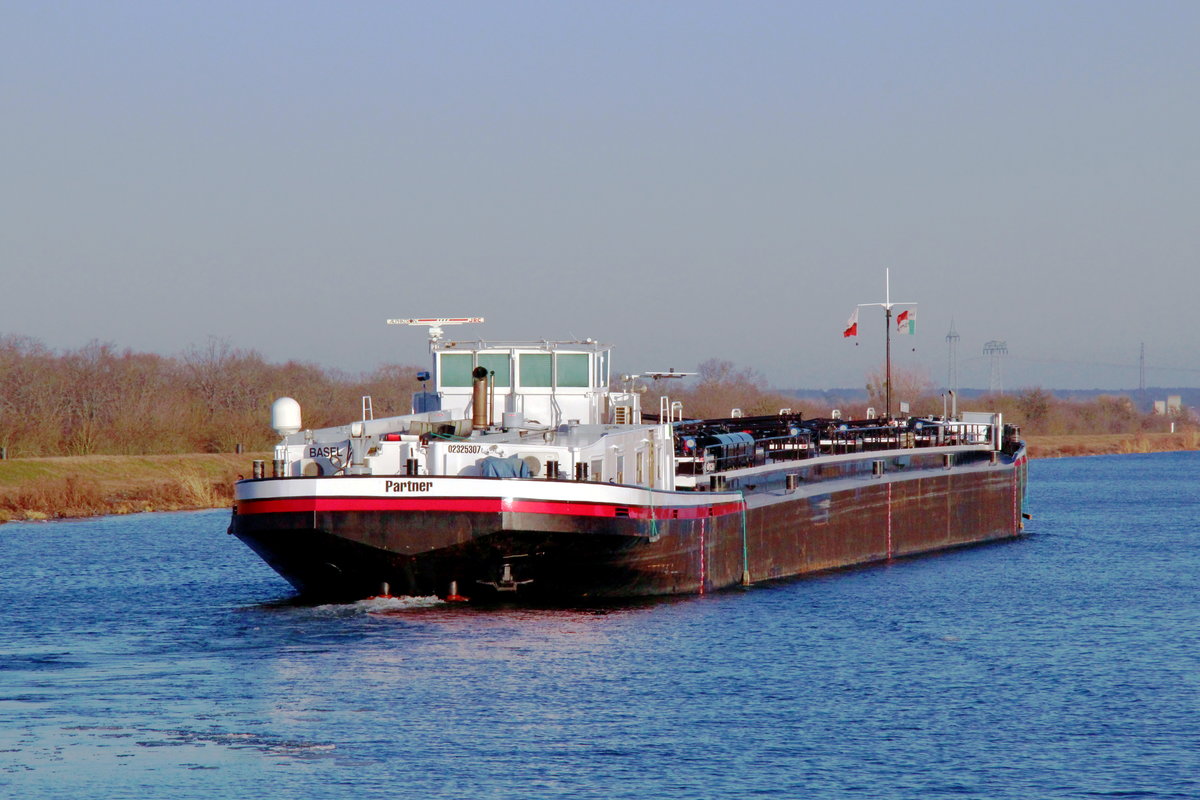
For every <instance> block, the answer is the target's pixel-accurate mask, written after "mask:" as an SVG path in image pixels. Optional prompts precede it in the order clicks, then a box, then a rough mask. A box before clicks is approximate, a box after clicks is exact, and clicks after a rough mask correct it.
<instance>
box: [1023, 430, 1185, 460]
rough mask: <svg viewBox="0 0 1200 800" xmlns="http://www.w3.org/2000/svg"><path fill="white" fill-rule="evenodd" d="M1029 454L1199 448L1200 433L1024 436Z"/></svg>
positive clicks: (1055, 455) (1051, 455) (1061, 455)
mask: <svg viewBox="0 0 1200 800" xmlns="http://www.w3.org/2000/svg"><path fill="white" fill-rule="evenodd" d="M1025 438H1026V442H1027V444H1028V446H1029V456H1030V458H1064V457H1066V456H1100V455H1120V454H1128V453H1165V452H1168V451H1172V450H1200V433H1198V432H1196V431H1187V432H1185V433H1113V434H1096V435H1092V434H1068V435H1063V436H1027V437H1025Z"/></svg>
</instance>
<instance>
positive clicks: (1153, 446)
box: [0, 432, 1200, 522]
mask: <svg viewBox="0 0 1200 800" xmlns="http://www.w3.org/2000/svg"><path fill="white" fill-rule="evenodd" d="M1028 443H1029V455H1030V457H1031V458H1061V457H1064V456H1086V455H1106V454H1114V453H1157V452H1164V451H1168V450H1200V433H1196V432H1187V433H1130V434H1111V435H1086V436H1085V435H1065V436H1030V437H1028ZM255 458H260V459H267V460H269V459H270V454H264V453H258V454H252V453H247V454H243V455H240V456H239V455H224V454H222V455H214V454H196V455H174V456H72V457H61V458H22V459H14V460H11V461H0V522H11V521H13V520H42V519H55V518H62V517H90V516H98V515H102V514H133V513H138V512H142V511H183V510H188V509H200V508H221V507H226V506H229V505H231V503H232V500H233V482H234V481H235V480H237V477H238V476H239V475H249V474H250V469H251V462H252V461H253V460H254V459H255Z"/></svg>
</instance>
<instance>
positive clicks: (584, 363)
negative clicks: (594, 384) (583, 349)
mask: <svg viewBox="0 0 1200 800" xmlns="http://www.w3.org/2000/svg"><path fill="white" fill-rule="evenodd" d="M557 369H558V385H559V386H568V387H583V388H587V387H588V386H589V385H590V383H589V381H588V355H587V353H559V354H558V366H557Z"/></svg>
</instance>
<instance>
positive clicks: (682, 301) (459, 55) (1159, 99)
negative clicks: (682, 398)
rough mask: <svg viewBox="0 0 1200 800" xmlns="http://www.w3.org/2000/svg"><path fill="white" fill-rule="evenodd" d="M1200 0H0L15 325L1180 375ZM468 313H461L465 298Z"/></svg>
mask: <svg viewBox="0 0 1200 800" xmlns="http://www.w3.org/2000/svg"><path fill="white" fill-rule="evenodd" d="M1198 34H1200V3H1196V2H1192V1H1191V0H1184V1H1181V2H1168V1H1166V0H1160V1H1154V2H1132V0H1131V1H1130V2H1105V0H1087V1H1086V2H1056V1H1055V0H1037V1H1036V2H1027V1H1026V0H1008V2H986V1H985V0H980V1H979V2H960V1H959V0H947V1H946V2H922V1H921V0H914V1H913V2H904V3H897V2H865V1H864V2H853V1H850V2H845V3H825V2H753V1H745V0H743V1H740V2H724V3H714V2H700V1H698V0H687V1H686V2H671V1H670V0H662V1H661V2H646V1H644V0H643V1H642V2H612V1H609V2H591V3H587V2H561V1H559V0H553V1H552V0H547V1H546V2H522V1H520V0H509V1H507V2H502V3H499V2H453V1H452V0H451V1H449V2H436V3H435V2H424V3H415V2H411V3H406V2H368V1H366V0H364V1H362V2H351V3H333V2H303V1H301V0H287V1H286V2H253V1H250V2H247V0H239V2H223V1H222V0H206V2H172V3H162V2H150V1H147V2H121V1H120V0H113V1H112V2H54V1H53V0H36V1H34V0H30V1H28V2H22V0H8V2H6V3H3V4H2V5H0V185H2V188H0V297H2V298H3V300H2V305H0V335H2V334H9V335H19V336H28V337H33V338H35V339H38V340H40V341H42V342H43V343H44V344H45V345H46V346H48V347H51V348H55V349H64V350H65V349H74V348H78V347H81V346H83V345H85V344H86V343H88V342H89V341H91V340H99V341H101V342H109V343H112V344H114V345H116V346H117V347H119V348H122V349H124V348H130V349H132V350H134V351H149V352H157V353H162V354H165V355H172V354H178V353H181V352H183V351H185V350H186V349H188V348H189V347H196V346H200V345H203V344H205V343H206V342H207V341H208V340H209V338H210V337H216V338H218V339H220V340H224V341H227V342H229V343H230V344H232V345H233V346H235V347H239V348H245V349H254V350H257V351H259V352H260V353H262V355H263V356H264V357H266V358H267V359H268V360H271V361H280V362H282V361H287V360H299V361H306V362H314V363H317V364H320V365H322V366H325V367H332V368H337V369H340V370H343V371H346V372H349V373H357V372H366V371H369V370H372V369H374V368H376V367H377V366H379V365H382V364H386V363H406V364H423V363H424V362H425V360H426V359H427V349H426V344H425V341H426V340H425V336H424V334H423V333H422V332H421V331H420V330H417V329H411V328H400V327H388V326H387V325H386V324H385V322H386V320H387V319H389V318H397V317H431V316H448V317H459V316H483V317H486V319H487V322H486V323H484V324H481V325H476V326H471V327H470V328H469V329H468V328H466V327H464V328H461V329H458V331H456V332H455V335H462V336H464V337H465V336H470V337H485V338H492V339H541V338H547V339H565V338H584V337H591V338H595V339H599V340H601V341H604V342H608V343H611V344H613V345H614V346H615V348H616V351H615V353H614V360H615V363H616V365H617V368H618V370H620V371H630V372H637V371H643V370H662V369H667V368H671V367H673V368H675V369H677V370H692V369H695V368H696V366H697V365H698V364H699V363H700V362H703V361H705V360H706V359H710V358H716V359H722V360H727V361H731V362H733V363H734V364H736V365H738V366H739V367H749V368H751V369H754V370H756V371H758V372H760V373H761V374H762V375H763V377H764V378H765V380H766V382H767V383H768V384H769V385H770V386H772V387H775V388H832V387H847V386H851V387H853V386H862V385H863V384H864V382H865V380H866V376H867V374H868V373H869V372H871V371H872V370H876V369H878V368H879V367H880V365H881V364H882V362H883V350H884V324H883V314H882V311H881V310H880V309H878V308H864V309H863V310H862V316H861V319H860V326H859V330H860V336H859V337H857V339H846V338H844V337H843V336H842V330H843V329H844V328H845V326H846V322H847V319H848V317H849V316H850V313H851V311H852V310H853V309H854V307H855V306H856V304H858V303H873V302H882V301H883V300H884V299H885V281H884V275H885V270H888V271H890V280H891V294H890V297H891V299H892V301H893V302H915V303H917V306H916V307H915V308H916V333H915V335H912V336H901V337H897V338H896V339H895V340H894V364H895V366H896V368H897V369H902V370H908V371H911V372H915V373H918V374H922V373H924V374H927V376H928V378H929V379H930V380H931V381H932V383H933V384H934V385H935V386H945V385H947V382H948V375H947V373H948V369H949V351H948V346H947V342H946V335H947V333H948V331H949V329H950V326H951V323H952V322H953V325H954V327H955V330H956V331H957V333H958V334H959V335H960V337H961V338H960V339H959V344H958V372H959V381H958V383H959V385H960V386H962V387H983V388H986V387H987V386H988V385H989V382H990V381H991V380H992V376H993V372H992V370H993V363H992V359H991V358H989V357H985V356H984V355H983V348H984V345H985V343H987V342H990V341H1002V342H1004V343H1005V344H1006V347H1007V352H1008V355H1007V356H1006V357H1004V358H1003V359H1001V360H1000V362H999V363H998V364H997V365H996V369H997V370H998V375H997V377H998V380H999V383H1000V385H1001V386H1002V388H1004V389H1006V390H1015V389H1019V388H1022V387H1034V386H1041V387H1046V388H1092V387H1102V388H1137V386H1138V383H1139V378H1140V373H1139V359H1140V353H1141V348H1142V346H1143V345H1144V348H1145V367H1146V369H1145V379H1146V383H1147V385H1150V386H1197V385H1200V359H1197V349H1198V348H1197V344H1200V342H1198V338H1200V334H1198V332H1197V325H1196V314H1197V308H1198V306H1200V269H1198V268H1200V225H1198V224H1197V223H1198V219H1200V217H1198V212H1200V102H1198V101H1200V48H1197V46H1196V41H1197V38H1198ZM459 332H461V333H459Z"/></svg>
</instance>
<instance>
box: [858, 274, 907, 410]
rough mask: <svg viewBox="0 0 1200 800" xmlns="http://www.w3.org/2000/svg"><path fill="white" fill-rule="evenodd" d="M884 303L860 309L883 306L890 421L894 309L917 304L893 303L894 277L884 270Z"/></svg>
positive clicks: (886, 402) (885, 390)
mask: <svg viewBox="0 0 1200 800" xmlns="http://www.w3.org/2000/svg"><path fill="white" fill-rule="evenodd" d="M883 283H884V291H883V298H884V299H883V302H882V303H859V304H858V307H859V308H867V307H872V306H881V307H882V308H883V316H884V326H883V330H884V339H885V344H884V353H885V359H884V360H885V367H884V379H883V395H884V405H885V407H886V411H885V414H886V416H887V418H888V419H891V418H892V309H893V308H894V307H896V306H915V305H916V303H893V302H892V275H891V270H890V269H888V268H884V271H883Z"/></svg>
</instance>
